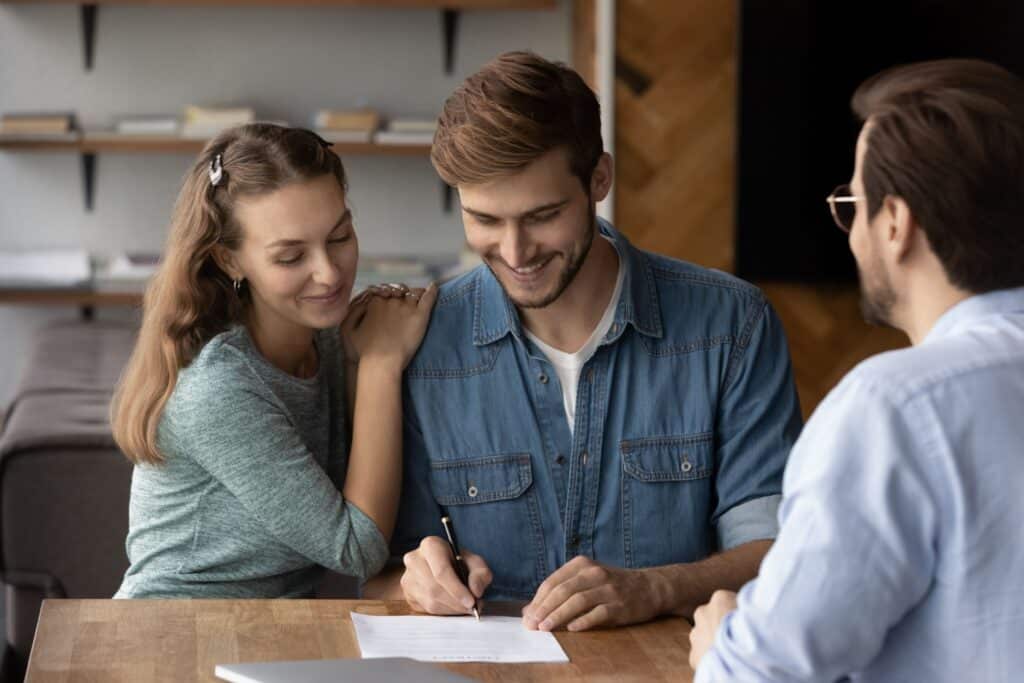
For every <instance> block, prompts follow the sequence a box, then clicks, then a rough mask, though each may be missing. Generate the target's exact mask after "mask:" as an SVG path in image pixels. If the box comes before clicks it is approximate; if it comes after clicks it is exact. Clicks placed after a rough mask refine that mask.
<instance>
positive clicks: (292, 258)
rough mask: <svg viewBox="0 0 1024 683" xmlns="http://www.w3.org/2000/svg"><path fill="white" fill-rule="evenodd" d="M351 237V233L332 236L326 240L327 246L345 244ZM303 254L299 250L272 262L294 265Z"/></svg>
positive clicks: (281, 264)
mask: <svg viewBox="0 0 1024 683" xmlns="http://www.w3.org/2000/svg"><path fill="white" fill-rule="evenodd" d="M351 239H352V233H348V234H347V235H343V236H341V237H334V238H332V239H329V240H327V246H328V247H330V246H337V245H339V244H345V243H346V242H348V241H350V240H351ZM304 256H305V254H304V253H303V252H299V253H297V254H294V255H288V256H284V257H282V258H278V259H276V260H275V261H274V262H275V263H277V264H278V265H280V266H294V265H296V264H298V263H299V262H301V261H302V259H303V257H304Z"/></svg>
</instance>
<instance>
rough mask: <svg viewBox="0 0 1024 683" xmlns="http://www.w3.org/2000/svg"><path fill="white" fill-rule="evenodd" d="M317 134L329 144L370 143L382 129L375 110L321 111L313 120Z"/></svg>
mask: <svg viewBox="0 0 1024 683" xmlns="http://www.w3.org/2000/svg"><path fill="white" fill-rule="evenodd" d="M313 127H314V128H315V129H316V132H317V134H319V135H320V137H322V138H323V139H325V140H327V141H329V142H370V140H372V139H373V134H374V133H375V132H377V129H378V128H379V127H380V113H379V112H377V111H376V110H374V109H350V110H344V109H321V110H320V111H318V112H317V113H316V116H315V117H314V118H313Z"/></svg>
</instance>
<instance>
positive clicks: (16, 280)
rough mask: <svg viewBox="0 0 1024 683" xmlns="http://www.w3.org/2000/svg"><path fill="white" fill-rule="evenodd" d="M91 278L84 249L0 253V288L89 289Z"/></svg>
mask: <svg viewBox="0 0 1024 683" xmlns="http://www.w3.org/2000/svg"><path fill="white" fill-rule="evenodd" d="M91 274H92V267H91V264H90V263H89V254H88V252H86V251H84V250H82V249H33V250H22V251H0V288H3V289H74V288H79V287H87V286H88V285H89V278H90V275H91Z"/></svg>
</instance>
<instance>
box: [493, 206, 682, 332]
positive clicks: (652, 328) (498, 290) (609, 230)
mask: <svg viewBox="0 0 1024 683" xmlns="http://www.w3.org/2000/svg"><path fill="white" fill-rule="evenodd" d="M597 227H598V230H600V231H601V234H602V235H604V236H606V237H607V238H608V239H609V240H610V241H611V243H612V246H614V247H615V251H616V252H617V253H618V255H619V267H620V268H623V269H625V274H624V275H623V279H622V293H621V295H620V297H619V305H618V306H617V307H616V309H615V322H614V323H613V324H612V327H611V329H610V330H609V331H608V335H607V336H606V337H605V338H604V342H603V343H604V344H611V343H613V342H614V341H615V340H617V339H618V338H619V337H620V336H621V335H622V333H623V332H625V330H626V325H632V326H633V327H634V328H636V330H637V331H638V332H640V333H641V334H644V335H646V336H648V337H654V338H656V339H660V338H661V336H662V327H661V307H660V306H659V304H658V291H657V288H656V286H655V282H654V273H653V272H651V265H650V263H649V262H648V259H646V258H644V254H643V252H641V251H640V250H639V249H637V248H636V247H634V246H633V245H632V244H630V243H629V240H627V239H626V237H625V236H624V235H622V233H620V232H619V231H618V230H616V229H615V228H613V227H612V225H611V223H609V222H608V221H606V220H604V219H603V218H598V219H597ZM508 334H512V335H514V336H515V337H516V338H517V339H519V340H520V341H522V340H523V325H522V321H521V320H520V319H519V313H518V311H516V307H515V305H514V304H513V303H512V301H511V300H510V299H509V298H508V295H506V294H505V290H504V289H503V288H502V286H501V283H500V282H498V279H497V278H496V277H494V273H492V272H491V269H490V268H489V267H487V266H486V265H485V266H484V267H482V268H481V269H480V277H479V278H477V286H476V295H475V297H474V300H473V344H474V345H476V346H486V345H488V344H493V343H494V342H496V341H498V340H499V339H503V338H504V337H505V336H506V335H508Z"/></svg>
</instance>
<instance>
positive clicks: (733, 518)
mask: <svg viewBox="0 0 1024 683" xmlns="http://www.w3.org/2000/svg"><path fill="white" fill-rule="evenodd" d="M781 502H782V496H780V495H774V496H762V497H761V498H755V499H753V500H748V501H747V502H746V503H740V504H739V505H737V506H735V507H733V508H731V509H729V510H727V511H726V512H725V514H723V515H722V516H721V517H719V518H718V523H717V524H716V525H715V531H716V532H717V534H718V547H719V548H720V549H722V550H729V549H731V548H735V547H736V546H740V545H743V544H744V543H750V542H751V541H763V540H766V539H772V538H775V537H776V536H778V535H779V503H781Z"/></svg>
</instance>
